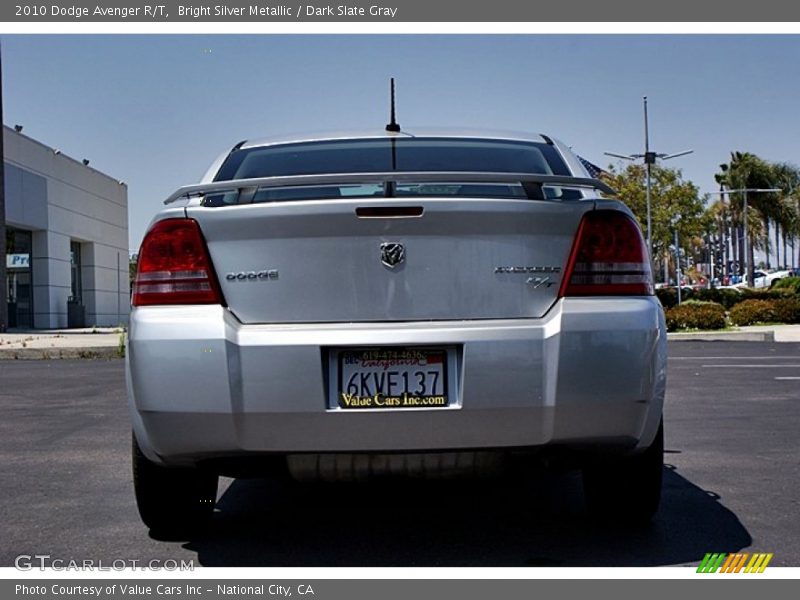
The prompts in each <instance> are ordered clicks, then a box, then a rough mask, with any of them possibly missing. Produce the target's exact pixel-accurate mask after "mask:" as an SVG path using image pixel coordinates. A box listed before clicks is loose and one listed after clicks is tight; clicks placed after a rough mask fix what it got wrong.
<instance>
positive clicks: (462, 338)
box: [126, 297, 666, 465]
mask: <svg viewBox="0 0 800 600" xmlns="http://www.w3.org/2000/svg"><path fill="white" fill-rule="evenodd" d="M381 345H383V346H385V345H409V346H416V345H432V346H439V347H441V346H447V347H453V348H456V349H457V350H456V352H457V355H458V372H457V379H458V386H457V387H458V390H457V394H458V399H457V402H456V406H455V407H453V408H446V409H442V408H433V409H413V410H409V409H399V410H387V409H381V410H376V411H363V412H362V411H358V412H353V411H337V410H330V409H329V408H328V406H329V403H328V393H329V391H328V373H327V371H328V368H327V362H326V353H327V349H329V348H333V347H345V346H381ZM126 356H127V361H128V370H127V384H128V396H129V403H130V408H131V415H132V419H133V426H134V431H135V434H136V437H137V439H138V441H139V444H140V446H141V447H142V450H143V451H144V453H145V454H146V455H147V456H148V457H149V458H150V459H151V460H154V461H157V462H162V463H165V464H175V465H178V464H191V463H194V462H197V461H200V460H203V459H208V458H220V457H235V456H240V455H241V456H253V455H260V454H263V453H304V452H313V453H328V452H343V453H349V452H409V451H412V452H413V451H424V450H430V451H438V450H459V449H480V448H511V447H537V446H548V445H566V446H571V447H587V446H588V447H590V448H597V449H599V448H602V447H604V448H609V449H614V448H617V449H631V450H635V449H640V448H644V447H647V446H649V445H650V443H651V442H652V440H653V438H654V436H655V433H656V430H657V427H658V422H659V420H660V417H661V412H662V407H663V400H664V390H665V380H666V333H665V327H664V317H663V311H662V310H661V307H660V304H659V303H658V301H657V300H656V299H655V298H652V297H644V298H608V299H598V298H570V299H563V300H560V301H559V302H558V303H557V304H556V305H555V306H554V307H553V308H552V309H551V310H550V311H549V312H548V314H547V315H546V316H545V317H544V318H542V319H525V320H505V321H501V320H497V321H459V322H432V323H420V322H415V323H367V324H365V323H360V324H347V323H337V324H324V325H320V324H313V325H242V324H241V323H239V322H238V321H237V320H236V319H235V318H234V317H233V316H232V315H231V314H230V313H229V312H228V311H227V310H226V309H224V308H221V307H219V306H190V307H174V308H173V307H143V308H134V309H133V310H132V312H131V319H130V335H129V341H128V352H127V354H126Z"/></svg>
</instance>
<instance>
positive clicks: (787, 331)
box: [667, 325, 800, 342]
mask: <svg viewBox="0 0 800 600" xmlns="http://www.w3.org/2000/svg"><path fill="white" fill-rule="evenodd" d="M667 339H669V340H671V341H690V342H697V341H706V342H715V341H720V340H724V341H729V342H737V341H738V342H800V325H750V326H748V327H739V328H738V329H735V330H731V331H692V332H688V333H683V332H675V333H668V334H667Z"/></svg>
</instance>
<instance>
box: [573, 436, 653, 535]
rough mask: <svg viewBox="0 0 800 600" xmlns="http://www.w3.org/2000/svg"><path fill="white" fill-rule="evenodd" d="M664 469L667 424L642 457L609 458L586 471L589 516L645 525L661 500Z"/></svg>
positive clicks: (640, 455)
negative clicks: (665, 429) (665, 428)
mask: <svg viewBox="0 0 800 600" xmlns="http://www.w3.org/2000/svg"><path fill="white" fill-rule="evenodd" d="M663 468H664V423H663V420H662V422H661V423H660V424H659V426H658V433H656V438H655V440H653V443H652V445H651V446H650V447H649V448H648V449H647V450H645V451H644V452H642V453H640V454H636V455H634V456H629V457H625V458H615V459H608V460H604V461H602V462H598V463H594V464H592V465H591V466H587V467H585V468H584V469H583V489H584V496H585V498H586V505H587V508H588V509H589V513H590V514H591V515H592V516H593V517H596V518H598V519H603V520H611V521H615V522H623V523H628V524H632V525H635V524H643V523H647V522H648V521H650V519H652V517H653V515H654V514H655V513H656V511H657V510H658V505H659V503H660V501H661V479H662V471H663Z"/></svg>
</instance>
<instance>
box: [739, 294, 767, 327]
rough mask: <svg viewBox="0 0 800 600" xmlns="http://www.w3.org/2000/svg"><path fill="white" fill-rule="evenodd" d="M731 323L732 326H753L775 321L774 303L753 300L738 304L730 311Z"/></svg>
mask: <svg viewBox="0 0 800 600" xmlns="http://www.w3.org/2000/svg"><path fill="white" fill-rule="evenodd" d="M730 317H731V322H732V323H733V324H734V325H753V324H754V323H769V322H774V321H776V320H777V317H776V315H775V301H774V300H765V299H757V298H753V299H750V300H744V301H742V302H739V303H738V304H737V305H736V306H734V307H733V308H732V309H731V313H730Z"/></svg>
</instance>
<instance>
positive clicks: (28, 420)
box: [0, 342, 800, 566]
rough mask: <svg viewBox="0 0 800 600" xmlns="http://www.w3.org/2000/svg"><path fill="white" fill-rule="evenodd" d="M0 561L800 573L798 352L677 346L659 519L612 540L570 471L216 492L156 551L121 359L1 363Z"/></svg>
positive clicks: (237, 485)
mask: <svg viewBox="0 0 800 600" xmlns="http://www.w3.org/2000/svg"><path fill="white" fill-rule="evenodd" d="M0 400H2V406H3V409H4V415H3V419H2V420H0V456H2V461H0V477H1V480H2V481H3V486H2V487H0V504H2V506H3V513H4V518H3V519H2V521H0V566H13V564H14V559H15V557H16V556H18V555H21V554H30V555H34V554H49V555H51V557H53V558H60V559H64V560H70V559H74V560H85V559H93V560H100V559H102V560H103V561H104V562H105V561H112V560H116V559H124V560H139V561H141V562H147V561H149V560H152V559H160V560H166V559H176V560H180V559H183V560H194V561H195V564H199V565H206V566H656V565H682V564H697V563H699V562H700V560H702V558H703V556H704V554H705V553H706V552H712V551H713V552H734V551H738V550H745V551H749V552H772V553H774V558H773V560H772V563H771V564H772V565H775V566H779V565H784V566H800V522H799V521H798V519H797V515H798V514H800V500H799V499H798V497H797V494H798V490H800V485H798V483H800V461H798V456H800V436H798V431H800V410H798V408H800V344H796V343H748V342H678V343H672V342H671V343H670V363H669V384H668V398H667V408H666V413H665V431H666V452H667V454H666V457H665V460H666V463H667V465H666V467H665V479H664V482H665V487H664V494H663V503H662V508H661V510H660V511H659V513H658V515H657V518H656V519H655V520H654V522H653V523H652V524H651V525H650V526H649V527H646V528H643V529H638V530H620V529H618V528H615V527H611V526H608V525H603V524H598V523H593V522H591V521H590V520H589V519H588V518H587V517H586V516H585V515H584V508H583V500H582V495H581V485H580V479H579V478H578V477H577V476H575V475H574V474H570V473H566V474H541V473H538V474H532V475H531V476H530V477H529V478H528V479H526V480H525V481H523V482H520V483H515V482H510V481H506V482H497V483H493V484H492V485H486V484H466V483H461V484H453V483H449V484H436V483H426V484H414V485H410V484H403V485H393V486H385V485H381V486H377V485H360V486H343V485H336V486H327V487H324V486H298V485H292V486H290V485H286V484H282V483H278V482H274V481H260V480H236V481H233V482H232V481H231V480H223V481H222V484H221V486H220V498H219V502H218V513H217V514H216V515H215V518H214V521H213V524H212V526H211V528H210V529H209V530H208V531H207V532H205V533H204V534H202V535H199V536H197V537H195V538H192V539H188V540H186V539H184V540H159V539H153V538H152V537H150V535H149V534H148V531H147V530H146V528H145V527H144V526H143V525H142V524H141V523H140V521H139V519H138V515H137V513H136V508H135V506H134V501H133V493H132V487H131V477H130V468H129V444H130V438H129V435H130V434H129V426H128V414H127V406H126V400H125V390H124V365H123V361H121V360H110V361H99V360H75V361H72V360H53V361H0Z"/></svg>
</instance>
